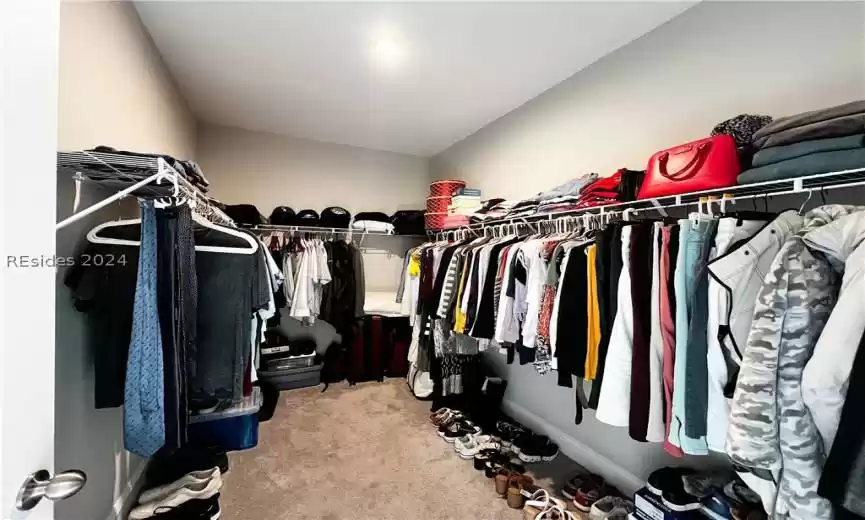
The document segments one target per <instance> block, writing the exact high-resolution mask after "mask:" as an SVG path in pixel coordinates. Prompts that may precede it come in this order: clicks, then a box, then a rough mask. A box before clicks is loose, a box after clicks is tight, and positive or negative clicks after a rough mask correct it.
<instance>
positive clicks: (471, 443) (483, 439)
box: [454, 435, 501, 460]
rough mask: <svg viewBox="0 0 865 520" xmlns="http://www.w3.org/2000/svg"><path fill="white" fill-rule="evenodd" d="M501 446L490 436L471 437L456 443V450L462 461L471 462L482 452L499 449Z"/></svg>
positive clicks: (458, 440)
mask: <svg viewBox="0 0 865 520" xmlns="http://www.w3.org/2000/svg"><path fill="white" fill-rule="evenodd" d="M500 446H501V444H500V443H499V442H498V440H497V439H494V438H493V437H492V436H490V435H469V436H466V437H462V438H460V439H457V440H456V442H454V450H455V451H456V452H457V453H458V454H459V456H460V458H461V459H466V460H470V459H473V458H474V457H475V455H477V454H478V453H480V452H481V450H486V449H497V448H499V447H500Z"/></svg>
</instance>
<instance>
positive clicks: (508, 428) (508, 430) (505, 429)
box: [495, 421, 528, 449]
mask: <svg viewBox="0 0 865 520" xmlns="http://www.w3.org/2000/svg"><path fill="white" fill-rule="evenodd" d="M495 433H496V436H498V437H499V438H500V439H501V440H502V447H503V448H505V449H511V443H513V441H514V438H516V437H517V436H519V435H523V434H525V433H528V430H526V429H525V428H524V427H523V426H522V425H519V424H515V423H512V422H508V421H499V422H497V423H496V428H495Z"/></svg>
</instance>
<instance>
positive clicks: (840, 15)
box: [430, 1, 865, 198]
mask: <svg viewBox="0 0 865 520" xmlns="http://www.w3.org/2000/svg"><path fill="white" fill-rule="evenodd" d="M863 24H865V4H863V3H862V2H790V3H787V2H714V1H706V2H702V3H700V4H698V5H696V6H695V7H692V8H691V9H689V10H688V11H686V12H685V13H683V14H682V15H680V16H678V17H676V18H674V19H673V20H671V21H669V22H667V23H666V24H664V25H662V26H660V27H659V28H657V29H655V30H654V31H652V32H650V33H648V34H646V35H644V36H643V37H641V38H639V39H637V40H635V41H633V42H631V43H630V44H628V45H626V46H624V47H622V48H620V49H618V50H617V51H615V52H613V53H611V54H609V55H607V56H606V57H604V58H602V59H600V60H598V61H597V62H595V63H594V64H592V65H590V66H589V67H587V68H586V69H583V70H582V71H580V72H578V73H577V74H575V75H574V76H572V77H571V78H569V79H568V80H566V81H564V82H563V83H561V84H559V85H558V86H556V87H554V88H552V89H550V90H549V91H547V92H546V93H544V94H543V95H541V96H539V97H537V98H535V99H533V100H532V101H529V102H528V103H526V104H525V105H523V106H522V107H520V108H518V109H516V110H514V111H513V112H511V113H509V114H507V115H505V116H504V117H502V118H500V119H498V120H497V121H495V122H493V123H491V124H489V125H487V126H486V127H484V128H482V129H481V130H479V131H478V132H476V133H475V134H473V135H471V136H469V137H468V138H466V139H465V140H463V141H461V142H459V143H457V144H455V145H454V146H452V147H450V148H449V149H447V150H445V151H443V152H441V153H439V154H438V155H436V156H435V157H433V158H432V160H431V162H430V169H431V172H432V174H433V177H434V178H439V179H441V178H458V179H464V180H466V181H468V184H469V186H471V187H476V188H481V189H483V190H484V194H485V195H488V196H490V197H492V196H499V197H508V198H521V197H525V196H527V195H530V194H533V193H536V192H539V191H541V190H543V189H546V188H549V187H552V186H554V185H556V184H558V183H560V182H562V181H564V180H567V179H569V178H573V177H575V176H578V175H581V174H583V173H586V172H598V173H600V174H601V175H610V174H612V173H613V172H614V171H615V170H617V169H618V168H621V167H626V166H627V167H631V168H634V169H643V168H645V165H646V162H647V160H648V158H649V156H650V155H651V154H652V153H654V152H656V151H658V150H662V149H665V148H669V147H671V146H674V145H676V144H680V143H683V142H687V141H691V140H694V139H699V138H702V137H704V136H706V135H708V134H709V133H710V132H711V130H712V127H713V126H714V125H715V124H717V123H719V122H721V121H723V120H725V119H728V118H730V117H732V116H735V115H737V114H741V113H759V114H769V115H772V116H775V117H779V116H784V115H789V114H793V113H796V112H801V111H804V110H810V109H814V108H821V107H825V106H831V105H833V104H838V103H843V102H847V101H851V100H854V99H860V98H863V97H865V29H863Z"/></svg>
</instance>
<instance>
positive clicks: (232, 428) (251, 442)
mask: <svg viewBox="0 0 865 520" xmlns="http://www.w3.org/2000/svg"><path fill="white" fill-rule="evenodd" d="M260 408H261V390H260V389H259V388H255V389H254V391H253V394H252V395H251V396H250V397H247V398H246V399H244V400H243V402H241V403H240V404H238V405H237V406H233V407H231V408H226V409H225V410H219V411H217V412H213V413H208V414H202V415H191V416H189V426H188V427H187V435H188V437H189V442H190V444H193V443H194V444H196V445H199V446H206V447H214V448H218V449H222V450H225V451H238V450H248V449H250V448H254V447H255V446H257V445H258V410H259V409H260Z"/></svg>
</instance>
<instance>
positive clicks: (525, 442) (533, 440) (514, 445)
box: [511, 431, 550, 455]
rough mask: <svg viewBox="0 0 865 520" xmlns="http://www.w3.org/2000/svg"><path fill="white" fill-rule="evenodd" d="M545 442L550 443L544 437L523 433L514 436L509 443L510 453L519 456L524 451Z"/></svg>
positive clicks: (528, 432)
mask: <svg viewBox="0 0 865 520" xmlns="http://www.w3.org/2000/svg"><path fill="white" fill-rule="evenodd" d="M547 442H550V439H549V437H547V436H545V435H536V434H534V433H532V432H530V431H523V432H520V433H518V434H516V435H514V438H513V440H512V441H511V451H513V452H514V453H515V454H516V455H520V454H521V453H522V452H523V450H524V449H527V448H530V447H532V446H536V445H541V444H544V443H547Z"/></svg>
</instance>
